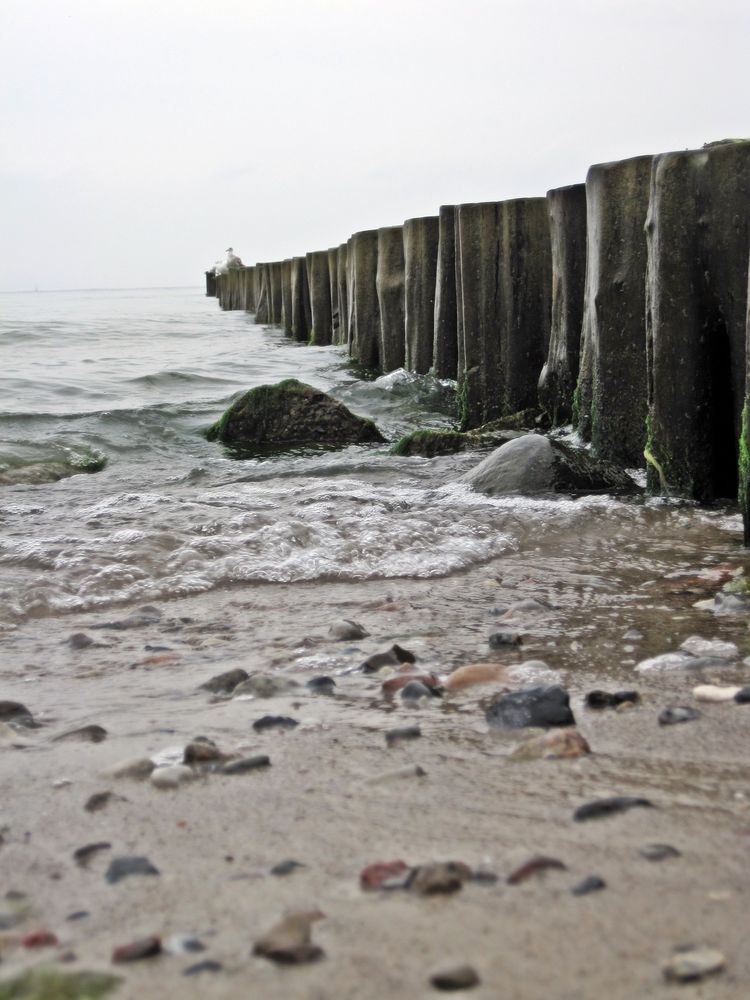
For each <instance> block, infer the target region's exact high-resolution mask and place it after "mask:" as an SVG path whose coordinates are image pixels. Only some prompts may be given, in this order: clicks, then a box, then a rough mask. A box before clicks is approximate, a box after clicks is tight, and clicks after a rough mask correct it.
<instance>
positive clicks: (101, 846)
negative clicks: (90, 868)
mask: <svg viewBox="0 0 750 1000" xmlns="http://www.w3.org/2000/svg"><path fill="white" fill-rule="evenodd" d="M111 847H112V845H111V844H110V843H109V841H107V840H99V841H97V842H96V843H95V844H84V845H83V847H78V848H77V849H76V850H75V851H73V860H74V861H75V863H76V864H77V865H80V866H81V868H85V867H86V865H87V864H88V863H89V861H90V860H91V859H92V858H93V857H94V855H95V854H98V853H99V852H100V851H108V850H110V849H111Z"/></svg>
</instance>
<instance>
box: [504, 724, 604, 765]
mask: <svg viewBox="0 0 750 1000" xmlns="http://www.w3.org/2000/svg"><path fill="white" fill-rule="evenodd" d="M589 753H591V747H590V746H589V744H588V742H587V740H586V739H585V738H584V737H583V736H581V734H580V733H579V732H578V730H577V729H561V730H553V731H552V732H549V733H543V734H542V735H541V736H532V737H531V739H528V740H524V742H523V743H519V745H518V746H517V747H516V748H515V749H514V750H513V753H512V754H511V757H513V758H514V759H516V760H561V759H564V758H565V759H569V760H573V759H576V758H578V757H583V756H585V754H589Z"/></svg>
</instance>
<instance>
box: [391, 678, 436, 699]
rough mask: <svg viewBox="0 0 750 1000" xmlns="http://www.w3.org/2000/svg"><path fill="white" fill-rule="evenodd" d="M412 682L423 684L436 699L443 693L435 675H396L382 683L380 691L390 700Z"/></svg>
mask: <svg viewBox="0 0 750 1000" xmlns="http://www.w3.org/2000/svg"><path fill="white" fill-rule="evenodd" d="M412 681H419V683H420V684H424V686H425V687H427V688H429V689H430V690H431V691H432V693H433V694H434V695H436V696H437V697H440V696H441V695H442V693H443V688H442V686H441V684H440V681H439V680H438V679H437V677H436V676H435V674H397V675H396V676H395V677H389V678H388V680H386V681H383V685H382V688H381V690H382V692H383V694H384V695H385V696H386V697H387V698H390V697H392V696H393V695H394V694H395V693H396V692H397V691H401V690H403V688H405V687H406V685H407V684H410V683H411V682H412Z"/></svg>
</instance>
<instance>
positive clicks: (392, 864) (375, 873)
mask: <svg viewBox="0 0 750 1000" xmlns="http://www.w3.org/2000/svg"><path fill="white" fill-rule="evenodd" d="M408 871H409V866H408V865H407V864H406V862H405V861H400V860H399V861H375V862H374V863H373V864H371V865H368V866H367V867H366V868H363V869H362V871H361V872H360V875H359V884H360V885H361V886H362V888H363V889H379V888H380V887H381V885H382V884H383V882H386V881H387V880H388V879H389V878H397V877H398V876H399V875H403V874H404V872H408Z"/></svg>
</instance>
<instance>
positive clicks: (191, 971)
mask: <svg viewBox="0 0 750 1000" xmlns="http://www.w3.org/2000/svg"><path fill="white" fill-rule="evenodd" d="M223 968H224V966H223V965H222V964H221V962H217V961H216V960H215V959H213V958H204V959H203V961H202V962H196V963H195V965H189V966H188V967H187V968H186V969H183V970H182V974H183V976H198V975H200V974H201V972H221V970H222V969H223Z"/></svg>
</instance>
